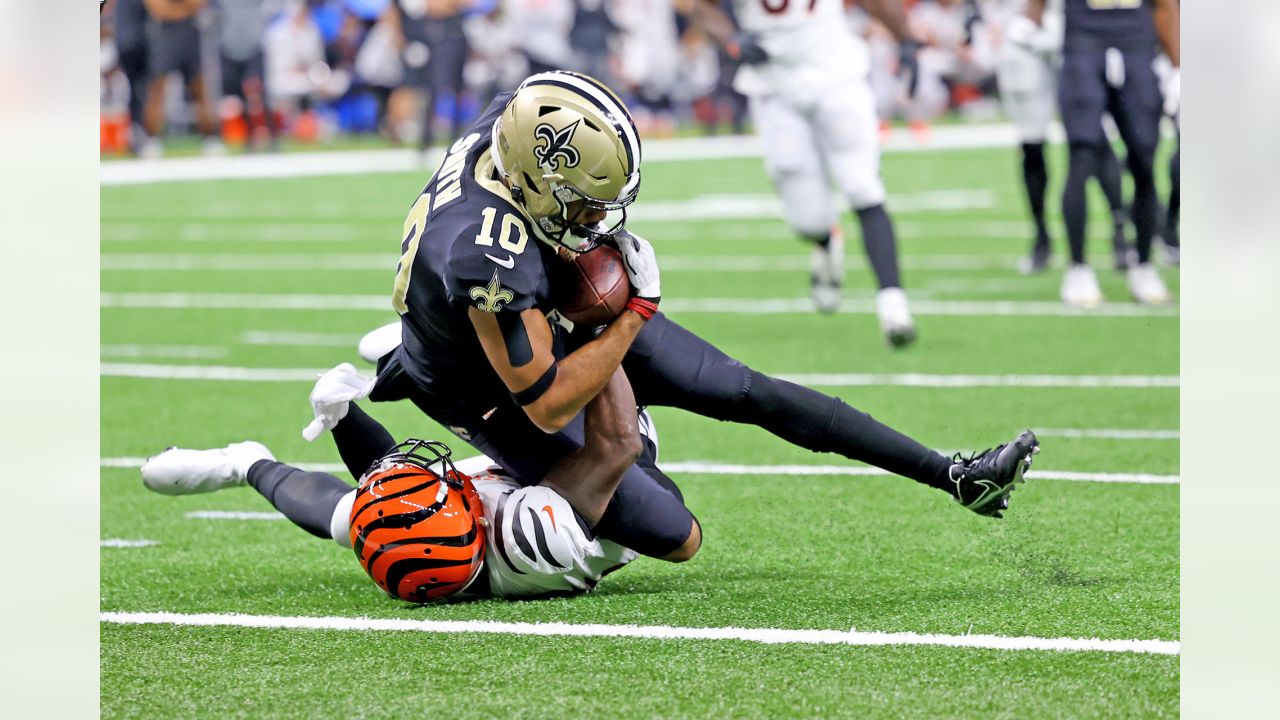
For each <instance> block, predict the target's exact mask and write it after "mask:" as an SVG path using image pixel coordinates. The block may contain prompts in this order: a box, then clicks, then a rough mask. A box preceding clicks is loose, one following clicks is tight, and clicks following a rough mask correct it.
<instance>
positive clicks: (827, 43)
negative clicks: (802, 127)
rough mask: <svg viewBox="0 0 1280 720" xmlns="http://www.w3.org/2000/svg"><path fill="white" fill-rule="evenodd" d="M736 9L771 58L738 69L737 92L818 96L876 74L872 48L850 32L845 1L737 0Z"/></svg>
mask: <svg viewBox="0 0 1280 720" xmlns="http://www.w3.org/2000/svg"><path fill="white" fill-rule="evenodd" d="M733 8H734V13H735V15H736V16H737V20H738V26H739V28H740V29H741V30H742V31H743V32H744V33H747V34H750V35H752V36H753V37H754V38H755V40H756V42H758V43H760V46H761V47H763V48H764V50H765V52H766V53H768V56H769V59H768V61H767V62H764V63H762V64H759V65H745V64H744V65H742V66H740V67H739V68H738V72H737V75H735V76H734V88H735V89H736V90H737V91H738V92H740V93H743V94H744V95H767V94H774V93H788V94H790V93H797V94H803V95H812V94H813V93H817V92H821V91H823V90H825V89H827V88H829V87H831V86H833V85H838V84H841V83H846V82H854V81H858V80H865V79H866V77H867V74H868V73H869V72H870V67H871V66H870V57H869V53H868V50H867V46H866V43H865V42H864V41H863V40H862V38H860V37H857V36H856V35H855V34H854V33H853V30H852V29H851V28H850V27H849V23H848V18H846V16H845V11H844V2H843V0H734V3H733Z"/></svg>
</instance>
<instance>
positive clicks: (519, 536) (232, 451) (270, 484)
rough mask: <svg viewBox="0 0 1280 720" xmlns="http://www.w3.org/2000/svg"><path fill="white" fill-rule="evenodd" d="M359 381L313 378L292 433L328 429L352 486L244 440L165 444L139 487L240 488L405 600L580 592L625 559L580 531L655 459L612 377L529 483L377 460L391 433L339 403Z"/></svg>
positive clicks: (413, 461) (343, 374) (629, 397)
mask: <svg viewBox="0 0 1280 720" xmlns="http://www.w3.org/2000/svg"><path fill="white" fill-rule="evenodd" d="M372 384H373V381H372V380H371V379H367V378H364V377H362V376H360V375H359V374H358V373H357V372H356V371H355V368H353V367H352V366H351V365H349V364H343V365H339V366H338V367H336V368H334V369H333V370H330V371H329V372H328V373H325V374H324V375H323V376H322V377H321V378H320V380H319V381H317V383H316V387H315V390H313V392H312V396H311V397H312V405H313V409H314V410H315V412H316V416H317V420H316V423H315V424H314V425H312V426H309V427H308V431H307V432H306V433H304V435H305V436H306V437H309V438H311V437H314V436H315V434H316V431H317V430H318V431H322V430H323V429H332V430H333V433H334V439H335V441H336V442H337V444H338V449H339V452H340V454H341V455H342V458H343V461H344V462H345V464H346V465H347V466H348V469H349V470H351V471H352V474H353V476H356V477H359V478H360V481H359V485H358V487H357V488H352V487H351V486H350V485H348V484H347V483H346V482H344V481H343V480H340V479H339V478H337V477H334V476H333V475H329V474H327V473H319V472H306V471H304V470H301V469H299V468H296V467H293V466H290V465H286V464H284V463H279V462H276V461H275V459H274V457H273V456H272V454H271V452H270V451H269V450H267V448H266V447H264V446H262V445H261V444H259V443H256V442H242V443H235V444H232V445H229V446H228V447H226V448H219V449H215V450H185V449H180V448H170V449H168V450H166V451H164V452H162V453H160V454H159V455H157V456H155V457H153V458H151V459H150V460H148V461H147V463H146V464H144V465H143V466H142V478H143V482H144V483H145V485H146V486H147V487H148V488H150V489H151V490H154V491H156V492H159V493H162V494H166V495H187V494H194V493H202V492H211V491H214V490H219V489H222V488H227V487H236V486H242V485H246V484H247V485H250V486H252V487H254V488H255V489H256V490H258V491H259V492H260V493H261V494H262V495H263V496H264V497H266V498H267V500H268V501H269V502H271V504H272V505H273V506H275V507H276V509H278V510H279V511H280V512H281V513H283V514H284V515H285V516H286V517H287V518H289V519H290V520H292V521H293V522H294V523H295V524H296V525H298V526H299V527H301V528H302V529H304V530H306V531H308V532H310V533H312V534H313V535H317V536H319V537H323V538H331V539H333V540H334V541H335V542H336V543H337V544H338V545H341V546H343V547H346V548H353V547H354V549H355V551H356V555H357V557H358V559H359V560H360V562H361V564H362V566H364V568H365V570H366V571H367V572H368V573H369V575H370V576H371V577H372V578H373V579H374V581H375V583H377V584H378V585H379V587H381V588H382V589H383V590H384V591H385V592H387V593H388V594H389V595H391V596H392V597H396V598H399V599H402V600H406V601H408V602H428V601H432V600H438V599H441V598H445V597H451V596H458V595H461V596H469V597H502V598H509V597H535V596H546V595H555V594H573V593H581V592H589V591H591V590H592V589H594V588H595V586H596V584H597V583H598V582H599V581H600V579H601V578H602V577H604V575H606V574H608V573H609V572H612V571H613V570H616V569H618V568H620V567H622V566H623V565H625V564H627V563H629V562H630V561H631V560H633V559H634V558H635V557H636V553H635V552H634V551H632V550H630V549H628V548H625V547H623V546H621V545H619V544H617V543H614V542H610V541H608V540H605V539H603V538H597V537H596V536H595V535H594V533H593V532H592V528H593V527H594V526H595V524H596V523H597V522H598V521H599V519H600V517H601V516H602V515H603V514H604V512H605V508H606V506H607V505H608V504H609V500H610V499H611V498H612V496H613V491H614V489H615V488H616V487H617V484H618V481H619V480H620V479H621V477H622V474H623V472H624V471H625V470H626V468H627V467H629V466H630V465H631V463H632V462H634V461H636V457H637V456H640V458H641V460H640V462H642V463H645V464H646V465H653V463H654V462H655V461H656V458H657V434H656V431H655V430H654V428H653V424H652V421H651V420H650V419H649V417H648V415H647V413H644V412H643V411H641V412H640V416H639V421H637V410H636V406H635V397H634V395H633V394H632V392H631V386H630V384H629V383H628V382H627V380H626V376H625V375H624V374H623V373H622V371H621V370H619V371H617V373H615V375H614V377H613V378H612V379H611V380H610V381H609V384H608V385H606V387H605V389H604V390H602V391H601V392H600V394H599V395H597V396H596V398H595V399H594V400H592V402H591V403H590V404H588V405H587V408H586V431H585V432H586V442H585V443H584V445H583V447H582V448H580V449H579V450H578V451H577V452H575V453H571V454H570V455H569V456H567V457H566V458H565V459H563V460H562V461H561V462H560V464H559V465H558V466H557V467H555V468H554V469H553V470H552V471H551V472H550V473H548V475H547V477H546V478H544V479H543V481H542V482H541V483H539V484H537V485H533V486H521V485H520V484H518V483H516V482H515V481H514V480H512V479H511V478H510V477H508V476H507V475H506V474H505V473H504V472H503V470H502V468H500V467H497V466H496V465H494V464H493V462H492V461H491V460H490V459H489V458H487V457H483V456H480V457H474V458H469V459H467V460H463V461H460V462H458V463H456V465H455V464H454V463H453V462H452V461H451V460H450V457H449V450H448V448H447V447H446V446H444V445H442V444H440V443H434V442H425V441H420V440H410V441H407V442H405V443H401V444H399V445H395V446H394V447H392V448H391V450H390V452H389V453H388V451H387V450H388V447H390V443H391V442H392V441H391V440H390V437H391V436H390V435H389V434H388V433H387V431H386V430H385V429H384V428H382V427H381V426H380V425H378V424H377V422H375V421H374V420H372V419H371V418H369V416H367V415H365V414H364V413H363V411H361V410H360V409H359V408H358V407H357V406H356V405H355V404H354V403H353V402H352V400H355V399H359V398H361V397H363V396H365V395H366V394H367V392H368V389H369V388H370V387H371V386H372ZM671 490H672V491H674V492H677V493H678V492H679V491H678V490H677V489H675V488H674V485H672V486H671ZM666 559H669V560H676V561H679V560H684V559H687V558H686V557H669V558H666Z"/></svg>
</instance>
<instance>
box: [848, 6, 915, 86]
mask: <svg viewBox="0 0 1280 720" xmlns="http://www.w3.org/2000/svg"><path fill="white" fill-rule="evenodd" d="M862 7H863V9H865V10H866V11H867V13H868V14H870V15H871V17H874V18H875V19H877V20H879V21H880V22H881V23H883V24H884V26H885V27H886V28H888V29H889V32H890V34H892V35H893V39H894V40H897V41H898V74H899V75H900V76H903V77H904V78H905V79H906V82H907V94H908V95H909V96H911V97H915V94H916V86H917V84H918V81H919V79H920V61H919V59H918V57H917V56H918V55H919V53H920V48H921V47H922V46H923V44H924V43H922V42H920V40H918V39H917V38H916V36H915V35H913V34H912V33H911V28H910V27H909V26H908V25H907V11H906V10H904V9H903V6H902V0H862Z"/></svg>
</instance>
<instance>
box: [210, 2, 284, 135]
mask: <svg viewBox="0 0 1280 720" xmlns="http://www.w3.org/2000/svg"><path fill="white" fill-rule="evenodd" d="M217 4H218V11H219V26H218V52H219V55H220V56H221V60H222V66H221V70H222V96H223V98H224V101H223V102H227V100H228V99H231V102H232V103H233V104H234V105H235V107H236V112H235V113H234V114H235V116H236V117H237V118H243V122H244V125H245V128H246V130H247V131H248V132H249V135H250V137H248V140H249V144H248V146H249V147H251V148H252V147H254V146H255V142H254V138H253V137H252V126H253V122H252V120H253V118H255V117H261V118H263V119H264V125H265V132H266V134H267V136H268V137H269V138H270V144H271V146H272V147H275V145H276V143H277V140H278V133H277V128H276V123H275V118H274V117H273V115H272V112H271V103H270V101H269V99H268V96H267V89H266V68H265V65H264V63H263V54H262V41H263V36H264V35H265V33H266V29H267V15H268V7H266V5H268V4H270V3H269V0H268V1H267V2H264V0H218V3H217Z"/></svg>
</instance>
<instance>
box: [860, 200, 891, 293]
mask: <svg viewBox="0 0 1280 720" xmlns="http://www.w3.org/2000/svg"><path fill="white" fill-rule="evenodd" d="M858 222H859V223H861V224H862V246H863V248H864V249H865V250H866V251H867V260H868V261H869V262H870V263H871V269H872V270H873V271H875V274H876V282H877V283H878V284H879V285H880V288H881V289H884V288H888V287H902V280H901V279H900V278H899V277H898V242H897V240H896V239H895V238H894V234H893V222H892V221H890V220H889V213H887V212H885V211H884V205H875V206H873V207H869V208H863V209H861V210H859V211H858Z"/></svg>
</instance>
